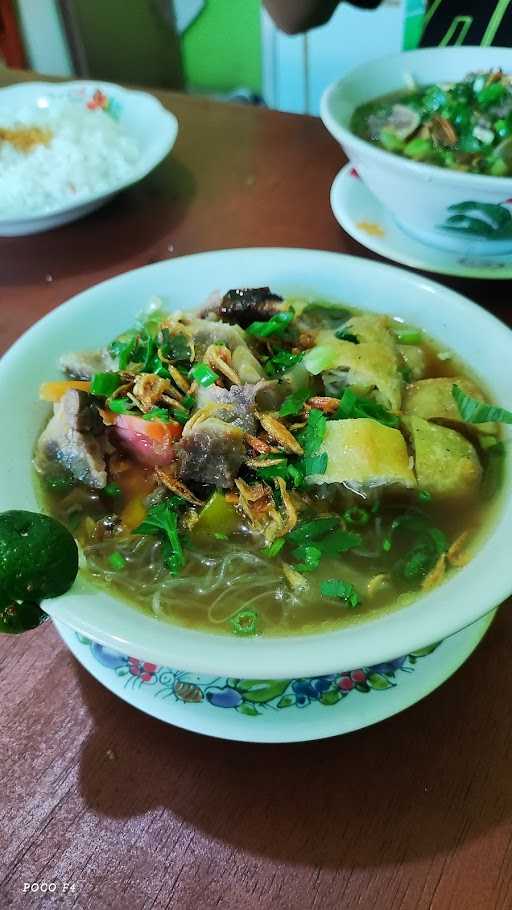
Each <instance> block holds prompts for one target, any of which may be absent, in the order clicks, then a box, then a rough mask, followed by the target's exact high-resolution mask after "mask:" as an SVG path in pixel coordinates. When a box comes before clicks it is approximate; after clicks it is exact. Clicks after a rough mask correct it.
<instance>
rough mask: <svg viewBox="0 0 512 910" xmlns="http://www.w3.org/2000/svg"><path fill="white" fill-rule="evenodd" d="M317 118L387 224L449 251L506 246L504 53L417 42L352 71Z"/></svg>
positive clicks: (511, 79)
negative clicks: (383, 210)
mask: <svg viewBox="0 0 512 910" xmlns="http://www.w3.org/2000/svg"><path fill="white" fill-rule="evenodd" d="M321 112H322V119H323V122H324V124H325V126H326V127H327V129H328V130H329V132H330V133H332V135H333V136H334V137H335V138H336V139H337V140H338V142H339V143H340V144H341V146H342V147H343V149H344V151H345V152H346V154H347V155H348V157H349V158H350V160H351V162H352V163H353V164H354V166H355V168H356V169H357V171H358V173H359V174H360V176H361V178H362V179H363V180H364V182H365V184H366V185H367V186H368V187H369V189H370V190H371V191H372V192H373V193H374V194H375V196H376V197H377V198H378V199H379V200H380V202H381V203H382V204H383V205H384V206H385V207H386V208H387V209H388V210H389V211H390V212H391V214H392V215H393V217H394V218H395V220H396V222H397V224H398V225H399V226H400V227H401V228H402V229H403V230H404V231H406V232H407V233H408V234H410V235H411V236H413V237H415V238H417V239H418V240H420V241H422V242H424V243H427V244H430V245H432V246H436V247H440V248H443V249H446V250H450V251H453V252H454V253H456V254H458V255H459V256H471V255H473V256H481V255H499V254H503V253H507V252H509V251H511V250H512V138H511V137H512V51H511V50H510V48H497V47H492V48H491V47H486V48H480V47H450V48H433V49H430V48H425V49H422V50H418V51H410V52H405V53H401V54H395V55H392V56H389V57H385V58H382V59H379V60H376V61H374V62H371V63H369V64H365V65H364V66H360V67H358V68H357V69H355V70H353V71H352V72H351V73H349V75H347V76H346V77H344V78H343V79H341V80H340V81H338V82H336V83H335V84H333V85H331V86H330V87H329V88H328V89H327V90H326V91H325V93H324V95H323V98H322V105H321Z"/></svg>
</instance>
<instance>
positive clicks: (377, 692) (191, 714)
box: [55, 613, 495, 743]
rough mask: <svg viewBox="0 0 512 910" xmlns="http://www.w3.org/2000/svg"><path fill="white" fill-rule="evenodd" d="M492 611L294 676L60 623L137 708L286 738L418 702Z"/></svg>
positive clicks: (186, 723) (192, 724) (230, 735)
mask: <svg viewBox="0 0 512 910" xmlns="http://www.w3.org/2000/svg"><path fill="white" fill-rule="evenodd" d="M494 615H495V614H494V613H489V614H488V615H487V616H484V617H483V618H482V619H480V620H478V622H476V623H474V624H473V625H472V626H469V627H468V628H467V629H464V630H463V631H462V632H458V633H457V635H453V636H452V637H451V638H448V639H446V640H445V641H443V642H442V643H441V644H440V645H438V646H437V647H436V646H432V647H433V650H432V649H429V648H426V649H425V652H424V653H418V654H416V655H415V654H410V655H408V656H407V657H403V658H398V659H396V660H394V661H393V662H390V663H387V664H384V665H381V666H377V667H366V668H358V669H357V670H355V671H352V673H342V672H337V673H334V674H332V675H331V676H329V677H326V676H323V677H320V678H316V679H315V678H313V679H290V680H239V679H227V678H226V677H220V676H216V677H214V676H201V675H198V674H194V673H185V672H182V671H180V670H174V669H171V668H170V667H162V666H157V665H155V664H149V663H147V662H144V661H141V660H139V659H137V658H135V657H128V656H125V655H123V654H120V653H119V652H118V651H113V650H111V649H108V648H104V647H103V646H101V645H98V644H96V643H95V642H92V641H91V640H90V639H87V638H84V637H83V636H80V635H78V634H77V633H76V632H73V630H72V629H70V628H69V627H68V626H65V625H64V624H63V623H60V622H56V623H55V626H56V628H57V631H58V632H59V634H60V636H61V638H62V639H63V641H64V643H65V644H66V645H67V646H68V648H69V649H70V651H72V653H73V654H74V655H75V657H76V659H77V660H78V661H79V662H80V663H81V664H82V666H84V667H85V668H86V670H88V671H89V673H92V675H93V676H94V677H95V678H96V679H97V680H98V682H100V683H102V685H104V686H105V687H106V688H107V689H109V690H110V691H111V692H113V693H114V695H118V696H119V697H120V698H122V699H123V700H124V701H127V702H128V704H130V705H132V706H133V707H134V708H139V710H141V711H144V712H145V713H146V714H150V715H151V716H152V717H156V718H157V719H158V720H162V721H164V722H165V723H169V724H174V725H175V726H176V727H183V728H184V729H185V730H192V731H193V732H194V733H205V734H207V735H208V736H217V737H220V738H221V739H231V740H242V741H244V742H259V743H275V742H279V743H285V742H288V743H289V742H301V741H305V740H312V739H324V738H326V737H328V736H338V735H340V734H341V733H350V732H352V731H353V730H359V729H361V728H362V727H368V726H370V724H375V723H378V722H379V721H381V720H385V718H386V717H391V716H392V715H393V714H397V713H398V712H399V711H403V710H404V709H405V708H408V707H410V706H411V705H413V704H415V702H417V701H420V699H422V698H424V697H425V696H426V695H429V694H430V692H433V691H434V689H437V687H438V686H440V685H441V684H442V683H443V682H445V680H447V679H448V678H449V677H450V676H451V675H452V674H453V673H455V671H456V670H457V669H458V668H459V667H460V666H461V664H463V663H464V661H465V660H467V658H468V657H469V655H470V654H471V653H472V651H473V650H474V649H475V648H476V646H477V645H478V643H479V642H480V640H481V639H482V638H483V636H484V635H485V633H486V632H487V629H488V628H489V626H490V624H491V622H492V620H493V619H494ZM308 693H309V694H308Z"/></svg>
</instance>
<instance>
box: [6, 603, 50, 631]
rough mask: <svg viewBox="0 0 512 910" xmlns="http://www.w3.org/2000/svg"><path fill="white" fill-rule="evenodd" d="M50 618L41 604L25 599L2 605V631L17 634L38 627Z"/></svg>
mask: <svg viewBox="0 0 512 910" xmlns="http://www.w3.org/2000/svg"><path fill="white" fill-rule="evenodd" d="M47 619H48V614H47V613H45V612H44V610H41V607H40V606H39V604H36V603H32V602H30V601H25V602H24V603H21V604H18V603H12V604H8V605H6V606H0V632H3V633H4V634H5V633H10V634H11V635H17V634H18V633H19V632H28V631H29V629H36V628H37V626H40V625H41V623H42V622H45V620H47Z"/></svg>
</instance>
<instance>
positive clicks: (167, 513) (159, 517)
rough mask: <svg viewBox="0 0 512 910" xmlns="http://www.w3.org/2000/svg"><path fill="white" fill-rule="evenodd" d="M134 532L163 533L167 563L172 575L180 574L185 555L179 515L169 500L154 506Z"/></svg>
mask: <svg viewBox="0 0 512 910" xmlns="http://www.w3.org/2000/svg"><path fill="white" fill-rule="evenodd" d="M132 534H159V535H163V539H164V544H165V551H166V556H165V565H166V567H167V568H168V569H169V572H170V573H171V575H179V573H180V572H181V570H182V569H183V566H184V565H185V557H184V555H183V548H182V546H181V541H180V537H179V533H178V516H177V515H176V512H175V511H174V509H173V508H172V505H171V504H170V503H169V501H165V502H161V503H159V504H158V505H156V506H153V507H152V508H151V509H150V510H149V512H148V514H147V515H146V517H145V519H144V521H143V522H142V524H140V525H139V526H138V527H137V528H135V530H134V531H132Z"/></svg>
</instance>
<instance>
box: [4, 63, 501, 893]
mask: <svg viewBox="0 0 512 910" xmlns="http://www.w3.org/2000/svg"><path fill="white" fill-rule="evenodd" d="M15 78H21V74H14V75H12V74H11V76H10V81H13V80H14V79H15ZM7 81H9V79H8V78H4V82H7ZM160 97H161V98H162V100H163V101H164V103H165V104H166V105H167V106H168V107H169V108H170V109H171V110H173V111H174V112H175V113H176V114H177V116H178V118H179V121H180V135H179V139H178V142H177V145H176V148H175V150H174V152H173V154H172V156H171V157H170V158H169V159H168V160H167V161H165V162H164V164H163V165H162V166H161V167H160V168H159V169H158V170H157V171H156V172H155V173H154V174H153V175H152V176H151V177H150V178H148V179H147V180H145V181H144V183H143V184H141V185H140V186H139V187H137V188H135V189H133V190H130V191H129V192H126V193H125V194H123V195H122V196H121V197H120V198H119V199H117V200H115V201H114V202H113V203H112V204H110V205H109V206H108V207H107V208H105V209H103V210H102V211H100V212H98V213H97V214H95V215H93V216H91V217H89V218H87V219H85V220H83V221H80V222H77V223H76V224H73V225H70V226H68V227H65V228H63V229H61V230H58V231H55V232H52V233H48V234H42V235H40V236H36V237H32V238H30V237H29V238H25V239H23V238H21V239H12V240H1V241H0V283H1V296H0V332H1V343H2V347H3V348H5V347H7V346H8V345H9V344H10V343H11V342H13V341H14V340H15V339H16V338H17V337H18V336H19V335H20V333H21V332H22V331H23V330H24V329H26V328H27V327H28V326H29V325H31V324H32V323H33V322H34V320H36V319H39V318H40V317H41V316H43V315H44V314H45V313H47V312H48V310H50V309H51V308H52V307H54V306H57V305H58V304H60V303H61V302H63V301H64V300H66V298H68V297H69V296H71V295H72V294H75V293H76V292H77V291H80V290H82V289H83V288H86V287H88V286H89V285H91V284H94V283H96V282H98V281H102V280H103V279H105V278H108V277H110V276H112V275H116V274H119V273H120V272H124V271H126V270H127V269H132V268H136V267H138V266H141V265H146V264H147V263H150V262H155V261H157V260H160V259H165V258H168V257H169V256H180V255H183V254H185V253H190V252H196V251H198V250H208V249H215V248H220V247H236V246H251V245H260V246H261V245H270V246H274V245H283V246H301V247H319V248H323V249H328V250H338V251H341V252H350V253H356V254H358V255H368V254H367V253H366V251H365V250H364V249H363V248H362V247H360V246H358V245H357V244H356V243H354V242H353V241H352V240H350V239H349V238H348V237H347V236H346V235H344V234H343V232H342V231H341V230H340V228H339V227H338V226H337V224H336V222H335V221H334V218H333V216H332V214H331V211H330V208H329V187H330V184H331V182H332V180H333V178H334V176H335V174H336V172H337V171H338V169H339V168H340V166H341V165H342V163H343V161H342V157H341V154H340V151H339V149H338V147H337V146H336V145H335V143H334V142H333V141H332V140H331V139H330V137H329V136H328V135H327V133H326V132H325V130H324V129H323V127H322V125H321V123H320V122H319V121H318V120H316V119H313V118H307V117H296V116H291V115H285V114H279V113H275V112H270V111H266V110H263V109H255V108H250V107H237V106H229V105H220V104H215V103H212V102H210V101H206V100H198V99H191V98H186V97H182V96H178V95H171V94H165V95H164V94H162V95H161V96H160ZM450 283H451V284H452V285H453V286H456V285H457V284H458V286H459V288H460V289H461V290H463V291H465V292H467V293H468V294H469V295H470V296H473V297H476V298H477V299H479V300H480V302H481V303H483V304H484V305H485V306H487V307H489V308H490V309H492V310H494V311H495V312H497V313H498V314H501V316H502V317H504V318H509V316H508V314H509V310H508V309H507V307H508V306H509V300H510V282H507V283H504V282H503V283H501V282H494V283H493V282H488V283H480V284H472V285H468V284H467V283H463V282H460V283H457V282H450ZM484 343H485V339H482V344H484ZM504 369H510V365H509V364H504ZM447 609H449V605H448V604H447ZM511 640H512V615H511V614H510V612H509V611H507V610H503V611H502V612H501V614H500V615H499V617H498V619H497V620H496V622H495V623H494V625H493V627H492V628H491V631H490V632H489V634H488V636H487V638H486V639H485V641H484V642H483V644H482V645H481V647H480V648H479V649H478V651H477V653H476V654H475V655H474V656H473V657H472V658H471V659H470V660H469V661H468V663H467V664H466V665H465V666H464V667H463V668H462V669H461V670H460V671H459V672H458V673H457V674H456V676H455V677H454V678H453V679H452V680H451V681H450V683H449V684H448V685H445V686H444V687H442V688H441V689H440V690H438V691H437V692H435V693H434V694H433V695H431V696H430V697H429V698H427V699H426V700H424V701H423V702H421V703H419V704H417V705H416V706H415V707H414V708H411V709H409V710H408V711H406V712H405V713H404V714H401V715H399V716H397V717H394V718H392V719H390V720H387V721H386V722H384V723H382V724H380V725H378V726H376V727H373V728H369V729H366V730H363V731H361V732H358V733H353V734H351V735H349V736H344V737H340V738H338V739H333V740H329V741H323V742H319V743H310V744H303V745H288V746H252V745H242V744H235V743H228V742H221V741H216V740H212V739H207V738H204V737H201V736H197V735H194V734H191V733H187V732H184V731H182V730H179V729H175V728H173V727H171V726H165V725H164V724H162V723H160V722H158V721H156V720H153V719H151V718H149V717H147V716H145V715H143V714H141V713H138V712H136V711H134V710H133V709H132V708H130V707H128V706H127V705H126V704H124V703H123V702H121V701H120V700H119V699H118V698H116V697H114V696H113V695H111V694H110V693H109V692H108V691H107V690H106V689H104V688H102V687H101V686H100V685H99V684H98V683H96V681H95V680H94V679H93V678H92V677H91V676H89V675H88V674H87V673H86V672H85V671H83V670H82V669H81V668H80V667H79V666H78V665H77V664H76V662H75V660H74V659H73V658H72V657H71V656H70V654H69V653H68V652H67V651H66V650H65V648H64V647H63V645H62V644H61V642H60V640H59V639H58V637H57V635H56V633H55V632H54V630H53V628H52V626H51V625H50V624H47V625H46V626H44V627H43V628H41V629H39V630H37V631H35V632H32V633H29V634H27V635H25V636H22V637H20V638H18V639H14V638H12V639H11V638H9V639H7V638H5V639H3V640H2V641H1V643H0V654H1V656H2V664H1V676H0V679H1V687H2V690H1V691H2V699H1V703H2V724H1V743H2V747H1V748H2V752H1V756H0V760H1V765H0V767H1V778H2V784H1V791H0V793H1V795H0V803H1V825H0V831H1V835H0V847H1V849H0V881H1V883H0V907H2V908H3V907H15V908H17V907H24V908H25V907H33V906H34V907H35V906H40V905H41V904H42V905H43V906H45V907H46V906H50V905H52V906H53V904H54V903H57V902H58V903H59V905H62V906H63V907H78V908H94V910H103V908H114V910H118V908H122V907H125V906H127V907H130V910H139V908H141V910H142V908H144V910H153V908H161V910H163V908H180V910H210V908H221V910H243V908H250V910H256V908H257V910H266V908H269V910H270V908H272V910H313V908H315V910H316V908H318V910H330V908H333V910H334V908H336V910H352V908H356V907H357V908H362V910H370V908H379V910H412V908H421V910H427V908H433V910H465V908H471V910H480V908H482V910H491V908H504V910H505V908H510V907H512V878H511V875H512V848H511V845H512V774H511V770H510V766H511V758H512V709H511V704H510V701H511V695H512V661H511V660H510V641H511ZM41 881H46V882H54V881H55V882H59V883H62V882H67V883H70V884H74V886H75V889H74V891H72V892H69V893H68V894H67V895H65V896H63V895H62V894H60V896H59V897H58V899H57V898H52V897H47V898H46V899H45V900H43V901H41V898H40V897H31V896H29V895H28V896H27V895H24V894H23V886H24V883H25V882H29V883H32V882H41ZM59 890H62V889H59Z"/></svg>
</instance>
